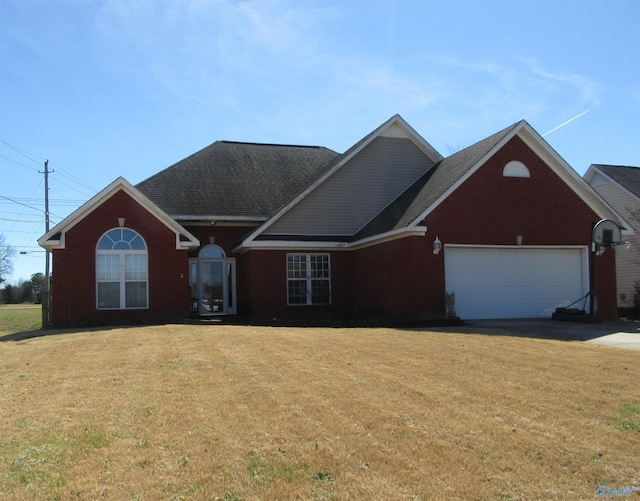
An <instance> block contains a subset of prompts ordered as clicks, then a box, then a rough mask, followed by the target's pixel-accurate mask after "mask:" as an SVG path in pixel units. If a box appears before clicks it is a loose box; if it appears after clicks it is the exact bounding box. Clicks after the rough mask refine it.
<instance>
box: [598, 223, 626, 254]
mask: <svg viewBox="0 0 640 501" xmlns="http://www.w3.org/2000/svg"><path fill="white" fill-rule="evenodd" d="M593 241H594V242H595V243H596V244H598V245H600V246H602V247H611V246H613V245H619V244H620V242H621V241H622V232H621V231H620V227H619V226H618V225H617V224H616V223H614V222H613V221H611V220H609V219H602V220H601V221H598V223H597V224H596V225H595V226H594V227H593Z"/></svg>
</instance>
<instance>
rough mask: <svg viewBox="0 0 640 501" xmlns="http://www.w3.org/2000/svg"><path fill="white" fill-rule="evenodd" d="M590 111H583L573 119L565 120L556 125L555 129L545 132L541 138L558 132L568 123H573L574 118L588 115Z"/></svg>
mask: <svg viewBox="0 0 640 501" xmlns="http://www.w3.org/2000/svg"><path fill="white" fill-rule="evenodd" d="M589 111H590V110H586V111H583V112H582V113H580V114H579V115H576V116H575V117H573V118H570V119H569V120H567V121H566V122H564V123H561V124H560V125H558V126H557V127H554V128H553V129H551V130H550V131H548V132H545V133H544V134H542V137H544V136H546V135H547V134H551V133H552V132H553V131H554V130H558V129H559V128H560V127H564V126H565V125H567V124H568V123H569V122H573V121H574V120H575V119H576V118H580V117H581V116H582V115H584V114H585V113H589Z"/></svg>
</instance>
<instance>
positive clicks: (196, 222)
mask: <svg viewBox="0 0 640 501" xmlns="http://www.w3.org/2000/svg"><path fill="white" fill-rule="evenodd" d="M600 219H612V220H614V221H616V223H617V224H619V225H621V224H622V222H621V220H620V218H619V216H618V215H617V213H616V212H614V211H613V210H612V209H611V208H610V207H609V206H608V205H607V204H606V203H605V202H604V201H603V200H602V199H601V198H600V197H599V196H598V195H597V194H596V193H595V192H594V191H593V190H592V189H591V188H590V187H589V185H588V184H587V183H586V182H585V181H584V180H583V179H582V178H581V177H580V176H579V175H577V174H576V172H575V171H574V170H573V169H572V168H571V167H570V166H569V165H567V164H566V162H565V161H564V160H563V159H562V158H561V157H560V156H559V155H558V154H557V153H556V152H555V151H554V150H553V149H552V148H551V147H550V146H549V145H548V144H547V143H546V142H545V141H544V139H542V137H541V136H540V135H539V134H538V133H537V132H536V131H535V130H533V128H532V127H531V126H530V125H529V124H527V123H526V122H525V121H521V122H518V123H516V124H514V125H512V126H510V127H507V128H506V129H504V130H502V131H500V132H498V133H496V134H494V135H492V136H490V137H488V138H486V139H483V140H482V141H479V142H478V143H476V144H474V145H472V146H470V147H468V148H466V149H464V150H461V151H459V152H457V153H455V154H453V155H451V156H449V157H447V158H443V157H442V156H441V155H440V154H439V153H438V152H437V151H436V150H435V149H434V148H433V147H432V146H431V145H430V144H429V143H428V142H427V141H425V140H424V139H423V138H422V137H420V135H418V134H417V133H416V131H415V130H413V129H412V128H411V127H410V126H409V125H408V124H407V123H406V122H405V121H404V120H403V119H402V118H401V117H400V116H397V115H396V116H394V117H392V118H391V119H389V120H388V121H387V122H385V123H384V124H382V125H381V126H380V127H378V128H377V129H375V130H374V131H373V132H372V133H371V134H369V135H367V136H366V137H365V138H363V139H362V140H361V141H359V142H358V143H357V144H355V145H354V146H352V147H351V148H350V149H349V150H347V151H346V152H345V153H343V154H338V153H336V152H333V151H331V150H329V149H326V148H320V147H310V146H284V145H268V144H252V143H235V142H226V141H219V142H215V143H213V144H212V145H210V146H208V147H206V148H204V149H203V150H201V151H199V152H197V153H195V154H193V155H191V156H190V157H188V158H186V159H184V160H182V161H180V162H178V163H176V164H175V165H173V166H171V167H169V168H167V169H165V170H163V171H161V172H159V173H158V174H156V175H154V176H152V177H150V178H149V179H147V180H145V181H143V182H141V183H140V184H138V185H137V186H132V185H131V184H129V183H128V182H127V181H126V180H125V179H123V178H118V179H116V180H115V181H114V182H113V183H112V184H110V185H109V186H107V187H106V188H105V189H104V190H102V191H101V192H100V193H98V194H97V195H96V196H95V197H94V198H92V199H91V200H90V201H89V202H87V203H86V204H84V205H83V206H82V207H80V208H79V209H78V210H76V211H75V212H74V213H72V214H71V215H70V216H69V217H67V218H66V219H65V220H64V221H62V222H61V223H60V224H58V225H57V226H56V227H55V228H53V229H52V230H51V231H49V232H48V233H47V234H46V235H44V236H43V237H41V238H40V240H39V241H38V242H39V244H40V245H41V246H43V247H45V248H47V249H49V250H51V251H52V253H53V275H52V295H53V305H52V317H53V322H54V324H56V325H64V324H79V323H116V322H118V323H119V322H147V321H164V320H172V319H173V320H175V319H184V318H187V317H188V316H190V315H191V316H209V315H223V314H231V315H234V314H237V315H241V316H245V317H254V318H259V319H268V320H272V319H276V318H277V319H278V320H284V319H315V320H339V319H366V320H371V319H386V320H390V319H392V320H416V319H433V318H443V317H445V315H446V314H449V315H451V314H452V313H453V308H455V311H456V313H457V315H458V316H459V317H461V318H463V319H474V318H512V317H549V316H550V315H551V313H552V312H553V311H554V309H555V308H556V307H557V306H566V305H568V304H570V303H573V302H575V301H578V303H577V304H576V306H578V307H584V306H585V304H586V305H588V302H587V301H586V300H584V299H583V300H582V301H579V300H580V299H581V298H583V297H584V296H585V295H586V294H587V293H588V292H589V283H590V281H589V262H590V261H589V259H590V252H589V249H590V241H591V228H592V225H593V223H594V222H596V221H598V220H600ZM596 259H597V260H598V263H597V267H596V275H597V276H596V281H595V284H596V295H597V298H598V305H599V309H598V312H599V313H600V314H602V315H605V316H611V317H613V316H615V315H616V298H615V277H614V269H615V258H614V253H613V252H609V253H605V254H604V255H603V256H601V257H598V258H596ZM447 294H454V295H455V303H453V304H452V299H451V298H452V296H448V295H447ZM445 295H447V297H448V298H449V299H445Z"/></svg>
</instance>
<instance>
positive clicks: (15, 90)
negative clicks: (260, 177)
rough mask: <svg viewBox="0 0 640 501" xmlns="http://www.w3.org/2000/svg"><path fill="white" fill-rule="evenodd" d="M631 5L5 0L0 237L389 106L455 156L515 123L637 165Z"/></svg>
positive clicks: (340, 131)
mask: <svg viewBox="0 0 640 501" xmlns="http://www.w3.org/2000/svg"><path fill="white" fill-rule="evenodd" d="M639 23H640V2H638V1H637V0H598V1H594V0H550V1H549V0H534V1H530V0H416V1H376V0H363V1H360V0H342V1H331V0H317V1H312V0H308V1H307V0H289V1H287V0H282V1H279V0H255V1H239V0H234V1H232V0H229V1H225V0H182V1H178V0H174V1H168V0H167V1H164V0H92V1H87V0H0V234H3V235H4V236H5V238H6V241H7V243H9V244H10V245H12V246H13V247H14V248H15V249H16V250H17V251H18V252H20V251H24V252H27V254H26V255H18V256H17V257H16V259H15V261H14V273H13V275H12V277H11V278H10V280H11V281H13V282H14V283H15V282H17V281H18V280H20V279H28V278H29V277H30V276H31V274H32V273H35V272H38V271H44V253H43V252H38V251H39V250H40V249H39V248H38V247H37V244H36V240H37V238H38V237H40V236H41V235H42V234H43V233H44V222H43V213H42V210H43V202H44V184H43V183H44V180H43V177H44V176H43V175H42V174H40V173H39V171H42V170H43V162H44V161H45V160H46V159H49V161H50V164H49V167H50V169H52V170H54V171H55V172H54V173H53V174H51V175H50V181H49V188H50V190H49V196H50V200H51V206H50V211H51V221H52V224H55V223H57V222H59V221H60V220H61V219H62V218H64V217H65V216H66V215H68V214H69V213H70V212H72V211H73V210H74V209H76V208H77V207H78V206H79V205H80V204H81V203H82V202H84V201H86V200H88V199H89V198H90V197H91V196H93V195H94V194H95V193H97V192H98V191H100V190H101V189H102V188H104V187H105V186H106V185H107V184H109V183H110V182H111V181H113V180H114V179H116V178H117V177H118V176H124V177H125V178H127V179H128V180H129V181H130V182H132V183H134V184H135V183H138V182H140V181H142V180H143V179H146V178H147V177H149V176H151V175H152V174H154V173H156V172H158V171H160V170H162V169H164V168H166V167H168V166H169V165H171V164H173V163H174V162H176V161H178V160H180V159H182V158H184V157H186V156H188V155H190V154H191V153H194V152H195V151H197V150H199V149H200V148H203V147H204V146H207V145H208V144H210V143H212V142H214V141H216V140H221V139H226V140H235V141H253V142H267V143H286V144H309V145H321V146H326V147H328V148H331V149H334V150H336V151H339V152H342V151H344V150H346V149H347V148H348V147H349V146H351V145H352V144H354V143H355V142H356V141H358V140H359V139H361V138H362V137H363V136H365V135H366V134H368V133H369V132H371V131H372V130H373V129H375V128H376V127H377V126H378V125H380V124H381V123H383V122H384V121H386V120H387V119H388V118H390V117H391V116H393V115H394V114H396V113H399V114H400V115H401V116H402V117H403V118H404V119H405V120H407V121H408V122H409V123H410V124H411V125H412V126H413V127H414V128H415V129H416V130H417V132H418V133H419V134H421V135H422V136H423V137H424V138H425V139H426V140H427V141H428V142H429V143H431V144H432V145H433V146H434V147H435V148H436V149H437V150H438V151H439V152H440V153H441V154H443V155H444V156H447V155H449V154H450V153H451V152H453V151H457V150H459V149H461V148H464V147H466V146H469V145H471V144H473V143H474V142H476V141H478V140H480V139H483V138H485V137H487V136H489V135H491V134H493V133H494V132H497V131H499V130H501V129H503V128H504V127H507V126H508V125H511V124H513V123H515V122H517V121H518V120H521V119H525V120H527V121H528V122H529V123H530V124H531V125H532V126H533V127H534V128H535V129H536V130H537V131H538V132H539V133H540V134H545V133H547V132H548V131H551V130H552V129H554V128H555V127H557V126H559V125H561V124H563V123H564V122H566V121H567V120H570V119H572V118H573V117H576V116H578V115H580V114H581V113H584V112H586V111H587V110H588V112H586V113H584V114H583V115H582V116H580V117H579V118H576V119H575V120H573V121H572V122H570V123H568V124H566V125H564V126H563V127H560V128H559V129H557V130H555V131H553V132H551V133H549V134H548V135H546V136H545V139H546V140H547V141H548V142H549V143H550V145H551V146H552V147H553V148H554V149H555V150H556V151H557V152H558V153H559V154H560V155H561V156H562V157H563V158H564V159H565V160H566V161H567V162H568V163H569V164H570V165H571V166H572V167H573V168H574V169H575V170H576V171H577V172H578V173H579V174H580V175H582V174H583V173H584V172H585V171H586V169H587V168H588V166H589V165H590V164H592V163H605V164H618V165H635V166H640V39H639V38H638V24H639Z"/></svg>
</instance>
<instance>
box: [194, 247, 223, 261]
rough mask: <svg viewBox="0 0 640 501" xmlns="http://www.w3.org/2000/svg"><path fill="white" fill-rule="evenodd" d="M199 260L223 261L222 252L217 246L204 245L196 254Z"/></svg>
mask: <svg viewBox="0 0 640 501" xmlns="http://www.w3.org/2000/svg"><path fill="white" fill-rule="evenodd" d="M198 257H199V258H206V259H224V257H225V255H224V251H223V250H222V249H221V248H220V247H218V246H217V245H213V244H211V245H205V246H204V247H203V248H202V249H200V252H199V253H198Z"/></svg>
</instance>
